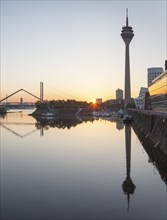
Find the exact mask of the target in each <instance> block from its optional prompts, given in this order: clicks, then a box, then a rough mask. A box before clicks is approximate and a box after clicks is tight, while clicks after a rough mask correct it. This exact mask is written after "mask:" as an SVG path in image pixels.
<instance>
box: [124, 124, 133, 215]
mask: <svg viewBox="0 0 167 220" xmlns="http://www.w3.org/2000/svg"><path fill="white" fill-rule="evenodd" d="M125 145H126V179H125V181H124V182H123V184H122V189H123V191H124V193H125V194H126V195H127V203H128V212H129V204H130V195H132V194H133V193H134V191H135V188H136V187H135V185H134V183H133V182H132V179H131V177H130V169H131V126H128V125H126V126H125Z"/></svg>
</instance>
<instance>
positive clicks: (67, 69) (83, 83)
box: [0, 0, 167, 102]
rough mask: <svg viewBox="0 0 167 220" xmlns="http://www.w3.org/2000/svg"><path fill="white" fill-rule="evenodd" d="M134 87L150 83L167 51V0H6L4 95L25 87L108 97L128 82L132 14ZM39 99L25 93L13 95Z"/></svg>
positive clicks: (0, 72) (0, 74)
mask: <svg viewBox="0 0 167 220" xmlns="http://www.w3.org/2000/svg"><path fill="white" fill-rule="evenodd" d="M126 8H128V17H129V25H130V26H132V27H133V30H134V34H135V36H134V38H133V39H132V41H131V44H130V74H131V94H132V97H133V98H136V97H137V96H138V94H139V90H140V87H147V68H150V67H163V69H164V63H165V60H166V59H167V51H166V50H167V49H166V48H167V43H166V41H167V1H166V0H162V1H161V0H153V1H151V0H150V1H145V0H140V1H119V0H116V1H112V0H111V1H110V0H108V1H104V0H103V1H95V0H93V1H85V0H80V1H76V0H75V1H68V0H64V1H56V0H55V1H54V0H52V1H40V0H36V1H30V0H29V1H26V0H24V1H15V0H13V1H12V0H11V1H8V0H1V17H0V22H1V23H0V24H1V26H0V31H1V35H0V36H1V45H0V46H1V47H0V48H1V49H0V50H1V69H0V79H1V88H0V91H1V94H0V99H2V98H4V97H6V95H9V94H11V93H13V92H15V91H17V90H19V89H21V88H23V89H25V90H27V91H29V92H31V93H33V94H35V95H37V96H39V94H40V92H39V91H40V82H43V83H44V99H47V100H51V99H55V100H56V99H76V100H83V101H88V102H89V101H94V100H95V99H96V98H102V99H103V101H105V100H108V99H114V98H115V91H116V89H118V88H120V89H123V90H124V75H125V44H124V42H123V40H122V38H121V36H120V34H121V30H122V27H123V26H125V22H126ZM20 97H23V100H24V101H30V100H31V101H36V100H35V99H34V98H32V97H30V96H28V95H25V93H23V92H21V94H20V93H18V94H17V95H16V96H15V97H13V98H10V99H9V100H8V101H19V99H20Z"/></svg>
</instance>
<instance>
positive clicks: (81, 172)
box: [0, 111, 167, 220]
mask: <svg viewBox="0 0 167 220" xmlns="http://www.w3.org/2000/svg"><path fill="white" fill-rule="evenodd" d="M0 136H1V219H2V220H9V219H10V220H26V219H27V220H49V219H56V220H59V219H60V220H61V219H64V220H65V219H66V220H69V219H73V220H78V219H82V220H96V219H97V220H106V219H107V220H108V219H136V220H140V219H143V220H146V219H147V220H148V219H149V220H151V219H156V220H157V219H158V220H161V219H166V218H167V213H166V205H167V198H166V195H167V194H166V193H167V191H166V184H165V182H164V181H163V180H162V178H161V175H160V173H159V171H158V170H157V168H156V167H155V166H154V164H153V163H152V162H151V160H150V158H149V157H148V155H147V153H146V152H145V150H144V148H143V146H142V145H141V143H140V141H139V140H138V138H137V136H136V134H135V133H134V131H133V129H132V128H131V127H130V126H124V125H123V124H122V122H121V121H117V122H116V121H114V120H113V121H111V120H110V121H109V120H102V119H99V120H94V119H89V120H88V119H86V118H84V119H83V118H82V119H81V118H71V119H69V118H63V119H56V121H54V122H53V121H49V122H46V121H45V120H43V121H39V120H36V119H35V118H33V117H31V116H28V112H26V111H25V112H18V113H9V114H7V116H6V117H5V118H0Z"/></svg>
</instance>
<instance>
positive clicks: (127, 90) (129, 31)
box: [121, 9, 134, 108]
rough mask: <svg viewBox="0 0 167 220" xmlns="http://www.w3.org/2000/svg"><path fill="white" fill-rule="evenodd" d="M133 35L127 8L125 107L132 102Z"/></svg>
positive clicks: (124, 28) (124, 34) (122, 33)
mask: <svg viewBox="0 0 167 220" xmlns="http://www.w3.org/2000/svg"><path fill="white" fill-rule="evenodd" d="M133 36H134V33H133V29H132V27H130V26H129V24H128V10H127V9H126V26H124V27H122V31H121V37H122V39H123V40H124V43H125V89H124V93H125V102H124V107H125V108H126V107H127V105H128V104H129V103H131V87H130V59H129V44H130V42H131V40H132V38H133Z"/></svg>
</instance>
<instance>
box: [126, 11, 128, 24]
mask: <svg viewBox="0 0 167 220" xmlns="http://www.w3.org/2000/svg"><path fill="white" fill-rule="evenodd" d="M126 26H127V27H128V8H127V9H126Z"/></svg>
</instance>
